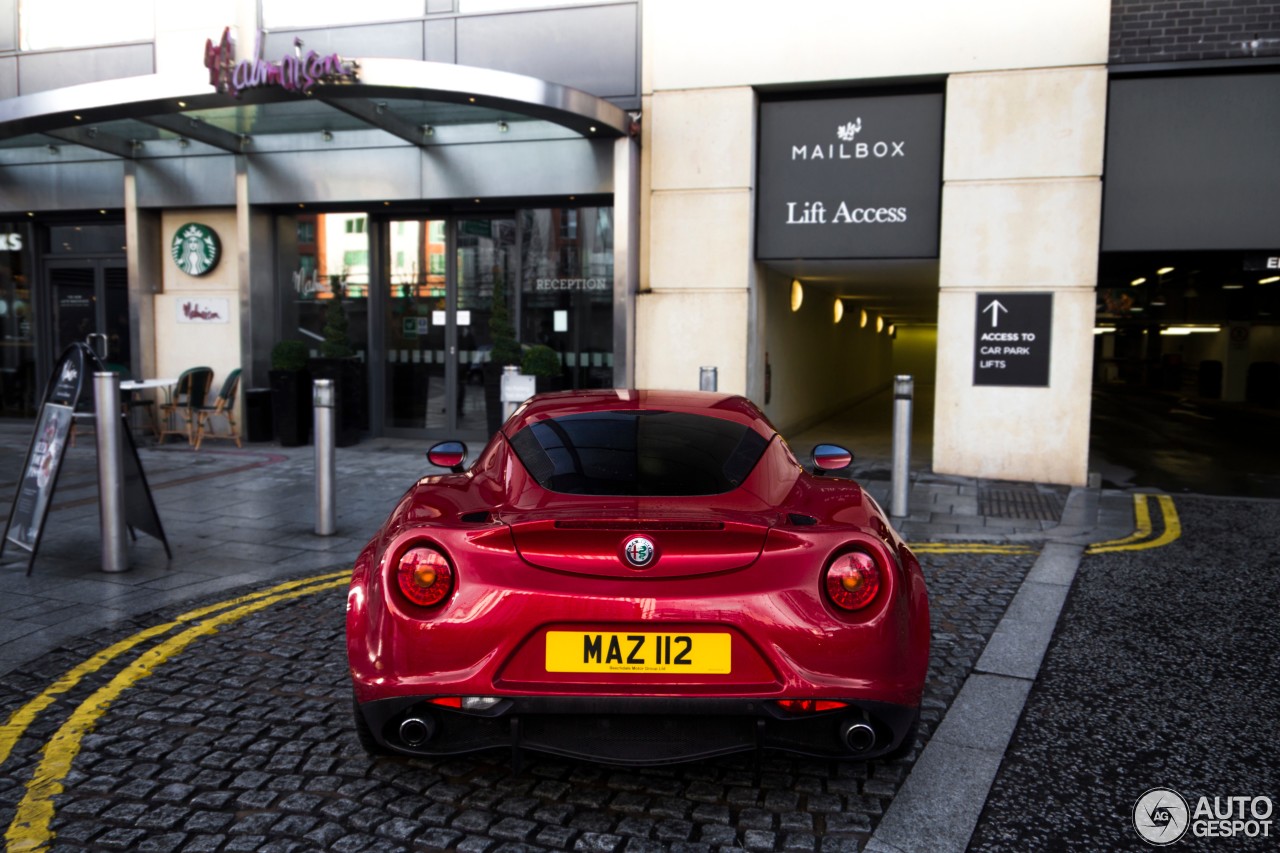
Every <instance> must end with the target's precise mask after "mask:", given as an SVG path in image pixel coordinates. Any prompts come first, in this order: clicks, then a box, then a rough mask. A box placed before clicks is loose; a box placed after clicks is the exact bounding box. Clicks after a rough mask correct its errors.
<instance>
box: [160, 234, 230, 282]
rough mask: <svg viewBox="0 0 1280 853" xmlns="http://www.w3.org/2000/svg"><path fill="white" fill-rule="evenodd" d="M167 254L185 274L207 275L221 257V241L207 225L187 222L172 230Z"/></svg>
mask: <svg viewBox="0 0 1280 853" xmlns="http://www.w3.org/2000/svg"><path fill="white" fill-rule="evenodd" d="M169 254H171V255H172V256H173V262H174V263H175V264H177V265H178V269H180V270H182V271H183V272H185V273H186V274H187V275H195V276H201V275H208V274H209V273H210V272H212V271H213V268H214V267H216V266H217V265H218V259H219V258H221V257H222V242H221V241H220V240H219V239H218V235H217V234H216V233H215V232H214V230H213V229H212V228H210V227H209V226H208V225H201V224H200V223H199V222H188V223H186V224H185V225H182V226H180V227H179V228H178V230H177V231H176V232H174V235H173V242H171V243H170V244H169Z"/></svg>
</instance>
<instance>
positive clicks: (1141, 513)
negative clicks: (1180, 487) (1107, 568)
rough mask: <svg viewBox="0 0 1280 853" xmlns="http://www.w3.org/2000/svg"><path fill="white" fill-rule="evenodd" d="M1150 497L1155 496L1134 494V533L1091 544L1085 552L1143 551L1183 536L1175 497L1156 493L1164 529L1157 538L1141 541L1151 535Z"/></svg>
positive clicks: (1160, 546)
mask: <svg viewBox="0 0 1280 853" xmlns="http://www.w3.org/2000/svg"><path fill="white" fill-rule="evenodd" d="M1150 497H1153V496H1152V495H1134V496H1133V500H1134V507H1133V512H1134V516H1135V521H1136V524H1137V529H1136V530H1135V531H1134V532H1133V533H1132V534H1130V535H1129V536H1126V537H1125V538H1123V539H1113V540H1111V541H1109V542H1099V543H1098V544H1096V545H1090V546H1089V547H1088V548H1087V549H1085V553H1086V554H1111V553H1114V552H1116V551H1143V550H1146V549H1149V548H1162V547H1164V546H1165V545H1168V544H1169V543H1170V542H1173V541H1175V540H1177V539H1178V538H1179V537H1180V536H1182V522H1181V520H1179V518H1178V510H1177V508H1176V507H1174V505H1173V498H1172V497H1170V496H1169V495H1154V497H1155V499H1156V502H1157V503H1159V504H1160V513H1161V515H1163V516H1164V531H1163V532H1162V533H1161V534H1160V535H1159V536H1157V537H1156V538H1155V539H1149V540H1146V541H1141V540H1143V539H1146V537H1147V536H1150V535H1151V530H1152V527H1151V516H1150V512H1149V510H1148V504H1147V498H1150Z"/></svg>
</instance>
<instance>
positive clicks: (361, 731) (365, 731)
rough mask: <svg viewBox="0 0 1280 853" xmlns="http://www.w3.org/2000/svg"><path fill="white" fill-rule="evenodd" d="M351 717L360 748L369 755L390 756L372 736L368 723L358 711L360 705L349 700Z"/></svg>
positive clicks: (353, 700)
mask: <svg viewBox="0 0 1280 853" xmlns="http://www.w3.org/2000/svg"><path fill="white" fill-rule="evenodd" d="M351 716H352V718H354V720H355V725H356V740H358V741H360V746H362V747H363V748H364V751H365V752H367V753H369V754H370V755H390V754H391V752H390V751H389V750H388V749H387V748H386V747H384V746H383V745H382V744H380V743H378V741H377V740H376V739H375V738H374V736H373V731H372V730H371V729H370V728H369V723H368V721H367V720H365V718H364V714H363V713H362V712H361V711H360V703H359V702H357V701H356V700H355V697H354V696H353V697H352V698H351Z"/></svg>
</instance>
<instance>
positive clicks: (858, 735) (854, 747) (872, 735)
mask: <svg viewBox="0 0 1280 853" xmlns="http://www.w3.org/2000/svg"><path fill="white" fill-rule="evenodd" d="M840 736H841V737H842V738H844V745H845V746H847V747H849V749H850V750H851V751H853V752H866V751H867V750H869V749H871V747H873V746H875V745H876V730H875V729H873V728H871V726H870V725H869V724H868V723H865V722H863V721H862V720H858V721H856V722H852V723H845V725H844V728H843V729H841V730H840Z"/></svg>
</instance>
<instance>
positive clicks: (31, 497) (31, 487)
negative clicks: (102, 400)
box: [5, 403, 73, 554]
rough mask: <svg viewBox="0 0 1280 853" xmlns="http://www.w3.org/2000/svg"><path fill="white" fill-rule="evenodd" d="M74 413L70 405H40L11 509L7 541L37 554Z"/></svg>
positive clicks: (6, 534)
mask: <svg viewBox="0 0 1280 853" xmlns="http://www.w3.org/2000/svg"><path fill="white" fill-rule="evenodd" d="M72 415H73V410H72V408H71V407H70V406H60V405H58V404H57V403H45V404H44V405H43V406H41V407H40V419H39V420H38V421H36V432H35V437H34V438H33V440H32V442H31V447H29V448H28V449H27V459H26V462H25V463H23V466H22V476H21V478H20V479H19V480H18V495H17V497H16V498H15V499H14V501H13V509H12V511H11V512H10V513H9V526H8V528H7V529H6V531H5V541H7V542H12V543H14V544H15V545H18V546H19V547H21V548H24V549H25V550H27V551H30V552H32V553H33V554H34V552H35V550H36V548H37V547H38V546H39V544H40V534H41V532H42V531H43V529H44V519H45V516H47V515H48V513H49V502H50V500H52V498H53V487H54V484H55V483H56V482H57V480H58V472H59V470H61V468H62V456H63V451H64V450H65V449H66V447H67V438H68V437H69V436H70V435H71V419H72Z"/></svg>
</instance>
